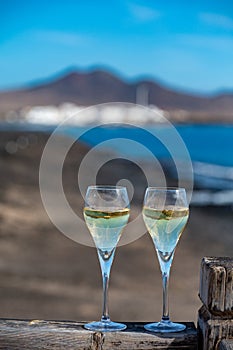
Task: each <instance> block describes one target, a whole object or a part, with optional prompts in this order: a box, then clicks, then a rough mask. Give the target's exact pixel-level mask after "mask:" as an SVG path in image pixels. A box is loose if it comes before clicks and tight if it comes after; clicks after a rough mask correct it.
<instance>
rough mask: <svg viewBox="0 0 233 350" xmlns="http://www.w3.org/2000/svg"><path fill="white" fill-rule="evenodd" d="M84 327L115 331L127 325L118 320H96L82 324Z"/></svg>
mask: <svg viewBox="0 0 233 350" xmlns="http://www.w3.org/2000/svg"><path fill="white" fill-rule="evenodd" d="M84 328H86V329H88V330H89V331H95V332H117V331H122V330H124V329H126V328H127V326H126V325H125V324H123V323H118V322H112V321H107V322H103V321H98V322H91V323H87V324H85V325H84Z"/></svg>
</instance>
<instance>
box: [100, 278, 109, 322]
mask: <svg viewBox="0 0 233 350" xmlns="http://www.w3.org/2000/svg"><path fill="white" fill-rule="evenodd" d="M102 277H103V312H102V317H101V321H103V322H106V321H109V320H110V318H109V314H108V284H109V274H107V273H106V272H104V273H103V276H102Z"/></svg>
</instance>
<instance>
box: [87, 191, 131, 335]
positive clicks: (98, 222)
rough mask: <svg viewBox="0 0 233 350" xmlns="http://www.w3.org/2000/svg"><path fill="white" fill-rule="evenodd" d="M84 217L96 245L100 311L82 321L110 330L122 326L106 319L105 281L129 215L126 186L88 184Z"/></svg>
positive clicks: (106, 294) (100, 328)
mask: <svg viewBox="0 0 233 350" xmlns="http://www.w3.org/2000/svg"><path fill="white" fill-rule="evenodd" d="M83 212H84V218H85V221H86V224H87V227H88V229H89V231H90V233H91V235H92V238H93V240H94V243H95V246H96V248H97V252H98V257H99V262H100V266H101V271H102V279H103V312H102V317H101V320H100V321H97V322H91V323H87V324H85V326H84V327H85V328H87V329H89V330H92V331H100V332H112V331H119V330H123V329H125V328H126V325H124V324H122V323H117V322H113V321H111V320H110V317H109V313H108V283H109V276H110V270H111V266H112V262H113V258H114V254H115V250H116V246H117V243H118V242H119V239H120V237H121V234H122V231H123V228H124V227H125V225H126V224H127V222H128V219H129V213H130V209H129V199H128V194H127V190H126V188H125V187H121V186H89V187H88V189H87V193H86V197H85V207H84V210H83Z"/></svg>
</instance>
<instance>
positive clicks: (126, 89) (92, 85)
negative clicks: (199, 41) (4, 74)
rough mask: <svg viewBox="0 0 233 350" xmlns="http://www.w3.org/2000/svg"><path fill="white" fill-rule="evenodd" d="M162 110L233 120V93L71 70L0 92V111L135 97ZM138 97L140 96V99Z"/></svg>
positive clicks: (113, 100)
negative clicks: (197, 91)
mask: <svg viewBox="0 0 233 350" xmlns="http://www.w3.org/2000/svg"><path fill="white" fill-rule="evenodd" d="M140 91H141V95H143V94H144V96H145V98H144V100H145V101H146V102H148V103H149V104H153V105H156V106H158V107H160V108H162V109H165V110H168V111H170V112H173V113H174V114H177V113H180V110H182V111H183V113H186V114H187V115H189V116H190V115H192V116H193V117H194V116H199V119H200V117H205V118H206V117H207V118H208V119H209V118H210V119H211V118H213V119H216V118H217V119H221V118H223V119H224V120H227V121H233V94H219V95H215V96H210V97H204V96H197V95H196V96H195V95H191V94H186V93H182V92H177V91H174V90H172V89H169V88H166V87H164V86H161V85H159V84H158V83H156V82H155V81H153V80H150V79H147V80H137V81H133V82H132V81H125V80H122V79H120V78H119V77H117V76H116V75H114V74H112V73H110V72H107V71H104V70H93V71H90V72H79V71H72V72H69V73H68V74H65V75H64V74H63V75H60V76H59V77H56V78H54V79H52V80H50V81H49V82H43V83H41V84H37V85H34V86H31V87H28V88H24V89H19V90H11V91H6V92H0V112H1V113H4V112H7V111H8V110H10V109H13V110H18V109H20V108H22V107H25V106H34V105H51V104H53V105H59V104H61V103H63V102H73V103H76V104H78V105H84V106H89V105H92V104H98V103H104V102H119V101H121V102H132V103H135V102H140V101H141V100H140V101H139V100H138V99H137V96H139V95H140ZM141 98H142V97H141Z"/></svg>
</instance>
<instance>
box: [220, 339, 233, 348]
mask: <svg viewBox="0 0 233 350" xmlns="http://www.w3.org/2000/svg"><path fill="white" fill-rule="evenodd" d="M218 350H233V340H226V339H224V340H222V341H221V342H220V343H219V347H218Z"/></svg>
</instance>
